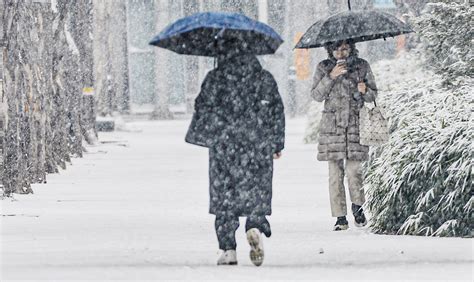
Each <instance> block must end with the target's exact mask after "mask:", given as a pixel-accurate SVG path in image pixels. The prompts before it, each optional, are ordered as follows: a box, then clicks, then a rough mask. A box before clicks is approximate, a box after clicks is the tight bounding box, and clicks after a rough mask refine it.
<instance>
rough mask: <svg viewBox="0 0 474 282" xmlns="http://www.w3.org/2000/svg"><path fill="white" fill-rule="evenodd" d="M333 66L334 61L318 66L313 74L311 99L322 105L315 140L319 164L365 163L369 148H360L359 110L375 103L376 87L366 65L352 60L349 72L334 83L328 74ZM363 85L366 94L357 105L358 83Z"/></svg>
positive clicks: (327, 61) (324, 62)
mask: <svg viewBox="0 0 474 282" xmlns="http://www.w3.org/2000/svg"><path fill="white" fill-rule="evenodd" d="M335 65H336V60H335V59H327V60H324V61H322V62H321V63H319V65H318V67H317V69H316V72H315V74H314V80H313V87H312V90H311V96H312V97H313V99H315V100H316V101H318V102H323V101H324V110H323V113H322V117H321V122H320V127H319V137H318V143H319V144H318V160H320V161H331V160H341V159H348V160H354V161H364V160H367V158H368V152H369V147H368V146H364V145H361V144H360V137H359V110H360V108H361V106H362V105H363V103H370V102H373V101H375V98H376V96H377V86H376V84H375V79H374V75H373V74H372V71H371V69H370V66H369V63H367V62H366V61H365V60H363V59H360V58H358V57H354V58H353V63H351V65H350V71H349V72H348V73H347V74H345V75H341V76H339V77H338V78H336V79H334V80H333V79H331V78H330V76H329V73H330V72H331V70H332V69H333V68H334V66H335ZM360 81H364V82H365V84H366V85H367V92H366V93H365V94H364V95H360V96H359V97H361V98H360V99H359V101H357V100H356V99H355V95H354V94H356V95H358V94H359V93H358V89H357V83H358V82H360Z"/></svg>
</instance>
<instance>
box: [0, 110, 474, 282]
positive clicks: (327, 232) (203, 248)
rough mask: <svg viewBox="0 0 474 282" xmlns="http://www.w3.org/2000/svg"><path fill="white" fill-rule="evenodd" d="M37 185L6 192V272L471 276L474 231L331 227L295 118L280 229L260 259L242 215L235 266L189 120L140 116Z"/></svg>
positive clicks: (318, 171)
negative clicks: (467, 235)
mask: <svg viewBox="0 0 474 282" xmlns="http://www.w3.org/2000/svg"><path fill="white" fill-rule="evenodd" d="M132 125H133V126H134V127H137V128H141V129H142V132H114V133H106V134H101V141H102V142H103V144H101V145H100V146H97V147H92V148H89V150H90V152H89V153H88V154H86V155H85V157H84V158H83V159H74V160H73V165H71V166H70V167H68V169H67V170H65V171H62V172H61V173H60V174H58V175H50V176H49V177H48V184H46V185H34V187H33V190H34V192H35V194H33V195H26V196H19V195H16V196H15V199H16V201H11V200H4V201H0V205H1V217H0V224H1V242H0V243H1V244H0V248H1V249H0V253H1V257H0V264H1V274H0V280H1V281H6V280H10V279H12V280H13V279H30V280H42V279H43V280H44V279H46V280H50V281H51V280H60V281H63V280H107V279H111V280H112V279H122V280H123V279H126V280H140V279H143V280H146V279H147V280H160V279H163V280H168V279H187V280H205V281H208V280H212V279H215V280H226V279H232V280H246V279H252V280H253V279H255V280H265V279H267V280H270V279H280V280H285V281H290V280H298V279H309V280H377V281H380V280H425V279H432V280H441V281H447V280H466V281H472V279H473V273H472V266H473V257H472V254H473V240H472V239H460V238H425V237H408V236H381V235H374V234H371V233H369V231H368V230H367V229H357V228H355V227H353V224H352V217H349V218H350V219H351V221H350V224H352V225H351V228H350V229H349V230H348V231H344V232H333V231H331V230H332V225H333V224H334V219H333V218H331V216H330V209H329V200H328V189H327V165H326V163H321V162H318V161H316V147H315V145H304V144H302V141H301V140H302V139H303V132H304V127H305V121H304V119H296V120H289V121H288V124H287V144H286V150H285V151H284V155H283V158H282V159H281V160H278V161H276V165H275V177H274V197H273V211H274V214H273V215H272V216H271V217H270V223H271V225H272V229H273V236H272V237H271V238H270V239H267V240H265V248H266V258H265V262H264V265H263V266H262V267H260V268H256V267H254V266H253V265H252V264H251V262H250V260H249V259H248V251H249V247H248V246H247V244H246V240H245V236H244V227H243V226H244V224H243V222H242V224H241V227H240V229H239V230H238V234H237V242H238V250H237V255H238V260H239V265H238V266H236V267H217V266H216V260H217V249H218V245H217V240H216V237H215V233H214V218H213V216H211V215H209V214H208V177H207V161H208V156H207V150H206V149H203V148H198V147H196V146H191V145H188V144H186V143H184V141H183V139H184V135H185V132H186V129H187V128H186V127H187V125H188V121H161V122H135V123H133V124H132Z"/></svg>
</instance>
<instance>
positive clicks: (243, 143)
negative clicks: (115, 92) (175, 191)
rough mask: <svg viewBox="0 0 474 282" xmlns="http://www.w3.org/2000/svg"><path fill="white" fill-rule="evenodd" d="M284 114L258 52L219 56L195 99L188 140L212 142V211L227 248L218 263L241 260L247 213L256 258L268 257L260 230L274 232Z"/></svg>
mask: <svg viewBox="0 0 474 282" xmlns="http://www.w3.org/2000/svg"><path fill="white" fill-rule="evenodd" d="M284 141H285V116H284V108H283V103H282V100H281V97H280V94H279V92H278V87H277V84H276V82H275V79H274V78H273V76H272V75H271V74H270V73H269V72H268V71H266V70H264V69H263V68H262V66H261V65H260V63H259V61H258V60H257V58H256V57H255V56H251V55H234V56H232V55H227V56H221V57H219V58H218V67H217V68H215V69H214V70H212V71H210V72H209V73H208V74H207V76H206V78H205V80H204V82H203V84H202V86H201V92H200V94H199V96H198V97H197V98H196V101H195V112H194V115H193V119H192V121H191V125H190V127H189V130H188V133H187V135H186V142H188V143H191V144H195V145H199V146H204V147H207V148H209V192H210V193H209V194H210V209H209V211H210V213H211V214H214V215H215V216H216V221H215V229H216V233H217V239H218V241H219V248H220V249H221V250H222V251H223V252H222V256H221V257H220V258H219V260H218V264H237V259H236V252H235V250H236V247H237V244H236V241H235V232H236V230H237V228H238V227H239V217H240V216H244V217H247V222H246V226H245V229H246V232H247V239H248V241H249V243H250V245H251V247H252V250H251V254H250V256H251V260H252V262H253V263H254V264H255V265H257V266H258V265H260V264H261V263H262V262H263V246H262V240H261V236H260V234H261V233H263V234H265V236H267V237H270V236H271V229H270V224H269V222H268V220H267V218H266V216H267V215H271V213H272V205H271V200H272V177H273V159H274V158H275V159H278V158H279V157H280V156H281V152H282V150H283V148H284Z"/></svg>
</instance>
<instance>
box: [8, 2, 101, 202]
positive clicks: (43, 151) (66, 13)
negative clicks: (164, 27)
mask: <svg viewBox="0 0 474 282" xmlns="http://www.w3.org/2000/svg"><path fill="white" fill-rule="evenodd" d="M91 5H92V1H91V0H84V1H79V2H77V3H72V2H70V1H67V0H58V1H34V0H33V1H12V0H4V1H1V2H0V6H1V7H0V10H1V11H2V23H1V25H2V40H1V41H2V43H3V44H4V58H3V65H4V72H3V85H2V86H3V90H4V91H3V98H2V100H3V101H2V102H3V104H4V107H2V109H6V110H5V111H3V112H2V113H1V114H2V115H3V116H4V121H5V122H4V123H5V136H4V137H3V138H2V136H1V135H0V138H2V139H3V140H2V142H0V143H3V145H4V146H3V147H4V151H3V152H2V153H3V159H4V172H3V174H2V175H1V177H2V179H1V183H2V185H3V193H4V194H6V195H9V194H11V193H31V192H32V189H31V184H32V183H37V182H40V183H41V182H45V181H46V173H54V172H57V171H58V166H60V167H63V168H65V166H66V163H67V162H68V161H70V158H71V156H81V155H82V150H83V147H82V136H83V133H84V131H85V130H84V129H85V128H91V127H93V126H94V124H95V116H93V115H91V114H90V113H91V112H92V111H93V107H94V102H93V101H90V100H89V101H88V103H84V101H83V98H82V90H83V87H84V85H87V86H90V85H91V84H92V83H93V81H92V79H91V78H92V75H91V74H92V64H91V60H90V59H87V57H88V54H90V53H91V51H90V50H91V48H89V47H87V46H88V45H90V44H91V32H90V31H91V30H92V29H91V24H92V22H91V21H90V20H88V19H89V18H90V17H91V16H92V14H91V11H92V6H91ZM32 46H35V48H31V47H32ZM85 114H88V115H89V119H83V115H85Z"/></svg>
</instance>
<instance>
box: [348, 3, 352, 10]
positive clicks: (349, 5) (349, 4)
mask: <svg viewBox="0 0 474 282" xmlns="http://www.w3.org/2000/svg"><path fill="white" fill-rule="evenodd" d="M347 6H348V7H349V11H350V10H352V9H351V0H347Z"/></svg>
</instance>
